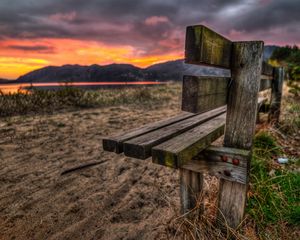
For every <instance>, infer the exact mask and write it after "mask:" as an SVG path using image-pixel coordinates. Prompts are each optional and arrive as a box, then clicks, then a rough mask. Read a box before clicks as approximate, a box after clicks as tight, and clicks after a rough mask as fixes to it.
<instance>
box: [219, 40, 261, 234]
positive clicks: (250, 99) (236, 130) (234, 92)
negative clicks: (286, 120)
mask: <svg viewBox="0 0 300 240" xmlns="http://www.w3.org/2000/svg"><path fill="white" fill-rule="evenodd" d="M262 53H263V42H260V41H258V42H236V43H234V44H233V55H232V63H231V66H232V69H231V72H232V76H231V77H232V80H233V81H232V85H231V89H230V91H229V97H228V103H227V106H228V109H227V119H226V131H225V136H224V146H225V147H233V148H239V149H245V150H251V148H252V142H253V136H254V131H255V122H256V114H257V99H258V91H259V85H260V77H261V70H262V69H261V68H262ZM249 164H250V163H249ZM248 170H249V168H248ZM246 193H247V185H246V184H241V183H237V182H232V181H227V180H224V179H221V180H220V188H219V201H218V205H219V211H218V216H217V218H218V220H219V223H220V225H221V226H222V225H223V224H224V219H223V217H225V220H226V222H227V224H228V225H229V226H230V227H232V228H236V227H237V226H238V225H239V224H240V223H241V221H242V220H243V216H244V211H245V204H246ZM223 226H224V225H223Z"/></svg>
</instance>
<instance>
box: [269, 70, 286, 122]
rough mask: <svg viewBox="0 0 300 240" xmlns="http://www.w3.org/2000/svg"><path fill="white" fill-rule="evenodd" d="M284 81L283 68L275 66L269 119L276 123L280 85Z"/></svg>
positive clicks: (277, 119)
mask: <svg viewBox="0 0 300 240" xmlns="http://www.w3.org/2000/svg"><path fill="white" fill-rule="evenodd" d="M283 81H284V68H282V67H281V68H275V70H274V81H273V82H272V93H271V105H270V113H269V121H270V122H273V123H274V124H278V122H279V117H280V106H281V98H282V87H283Z"/></svg>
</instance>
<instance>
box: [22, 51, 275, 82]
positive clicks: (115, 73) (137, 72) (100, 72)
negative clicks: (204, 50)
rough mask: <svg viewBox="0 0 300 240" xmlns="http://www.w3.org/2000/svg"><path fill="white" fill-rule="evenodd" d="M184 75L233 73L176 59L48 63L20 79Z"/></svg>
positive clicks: (140, 78)
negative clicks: (139, 64) (141, 65)
mask: <svg viewBox="0 0 300 240" xmlns="http://www.w3.org/2000/svg"><path fill="white" fill-rule="evenodd" d="M274 49H276V46H266V47H265V52H264V58H265V59H268V58H269V57H270V56H271V54H272V52H273V51H274ZM183 74H185V75H196V76H197V75H206V76H230V72H229V70H224V69H217V68H212V67H204V66H196V65H191V64H185V63H184V62H183V60H175V61H169V62H164V63H159V64H155V65H152V66H149V67H147V68H139V67H136V66H133V65H130V64H110V65H105V66H100V65H96V64H94V65H91V66H80V65H64V66H61V67H54V66H49V67H45V68H41V69H38V70H35V71H32V72H30V73H27V74H25V75H23V76H21V77H19V78H18V79H17V82H43V83H45V82H131V81H170V80H174V81H180V80H181V79H182V76H183Z"/></svg>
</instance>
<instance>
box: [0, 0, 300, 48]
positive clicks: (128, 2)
mask: <svg viewBox="0 0 300 240" xmlns="http://www.w3.org/2000/svg"><path fill="white" fill-rule="evenodd" d="M299 7H300V2H299V1H298V0H294V1H292V0H276V1H275V0H273V1H272V0H269V1H266V0H265V1H263V0H244V1H239V0H229V1H223V0H186V1H184V0H164V1H162V0H64V1H53V0H43V1H41V0H27V1H24V0H14V1H11V0H1V2H0V39H1V38H20V39H22V38H26V39H34V38H73V39H88V40H98V41H101V42H103V43H106V44H118V45H119V44H126V45H131V46H133V47H135V48H136V49H137V51H138V52H140V54H151V53H153V52H155V53H167V52H168V51H174V50H179V49H181V48H183V41H184V31H185V27H186V26H187V25H193V24H199V23H205V24H208V25H209V26H210V27H213V28H214V29H215V30H216V31H218V32H220V33H222V34H225V35H228V34H229V33H230V32H231V31H232V30H236V31H246V32H249V33H252V34H253V36H254V37H255V36H261V31H264V30H265V31H266V33H268V34H271V35H272V34H273V35H272V36H273V37H274V38H278V39H279V40H280V38H281V37H283V36H281V35H280V34H278V35H276V31H275V33H274V31H273V32H272V30H274V29H278V28H280V29H287V28H289V29H293V31H296V32H292V33H290V34H289V33H288V32H287V34H288V35H287V36H284V40H285V41H289V40H290V41H293V43H294V42H295V41H300V39H299V37H298V38H297V36H300V30H299V22H300V14H299V12H300V9H299ZM154 16H157V17H161V18H162V17H163V18H164V19H167V20H168V21H160V22H159V21H158V22H157V24H155V23H153V24H147V19H149V18H151V17H154ZM153 21H154V20H153ZM148 22H149V21H148ZM154 22H155V21H154ZM258 33H259V34H258ZM295 36H296V38H297V39H294V38H295ZM269 37H270V36H269ZM266 39H269V38H266ZM168 41H169V42H170V46H169V47H168V44H167V42H168ZM23 50H24V49H23Z"/></svg>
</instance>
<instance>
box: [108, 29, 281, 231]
mask: <svg viewBox="0 0 300 240" xmlns="http://www.w3.org/2000/svg"><path fill="white" fill-rule="evenodd" d="M262 53H263V42H261V41H251V42H231V41H229V40H228V39H226V38H224V37H222V36H221V35H219V34H217V33H215V32H213V31H212V30H210V29H208V28H206V27H205V26H191V27H188V28H187V33H186V49H185V62H186V63H188V64H197V65H203V64H204V65H210V66H214V67H221V68H226V69H230V71H231V77H207V76H192V75H185V76H184V77H183V88H182V110H183V111H184V112H183V113H181V114H180V115H178V116H175V117H172V118H169V119H166V120H162V121H159V122H156V123H151V124H148V125H146V126H143V127H141V128H138V129H135V130H132V131H130V132H128V133H125V134H122V135H119V136H114V137H107V138H104V139H103V149H104V150H106V151H110V152H115V153H118V154H120V153H122V152H124V154H125V155H126V156H128V157H133V158H137V159H146V158H149V157H152V161H153V163H156V164H160V165H163V166H167V167H172V168H176V169H179V170H180V182H181V183H180V184H181V185H180V189H181V191H180V194H181V205H182V212H183V213H186V212H188V211H190V210H191V209H193V208H194V207H195V206H196V199H197V196H198V195H199V194H200V192H201V190H202V184H203V173H209V174H212V175H214V176H217V177H219V178H220V190H219V209H220V211H219V213H218V219H222V218H223V217H224V218H225V220H226V221H227V224H229V226H231V227H233V228H235V227H237V226H238V225H239V224H240V222H241V221H242V218H243V214H244V206H245V202H246V190H247V184H248V178H249V166H250V160H251V149H252V139H253V136H254V131H255V122H256V116H257V112H258V111H259V109H260V107H261V106H262V105H263V104H264V103H265V102H266V99H265V98H258V92H259V91H264V90H266V89H270V88H272V99H271V108H270V109H272V110H271V112H270V120H274V119H275V121H278V117H279V114H278V112H279V109H280V99H281V89H282V81H283V70H282V69H279V68H276V69H275V68H273V67H271V66H270V65H268V64H266V63H262ZM274 78H275V79H274ZM279 95H280V97H279ZM225 126H226V128H225ZM224 134H225V135H224ZM222 135H224V146H222V147H215V146H211V143H212V142H214V141H215V140H216V139H218V138H219V137H221V136H222Z"/></svg>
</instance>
